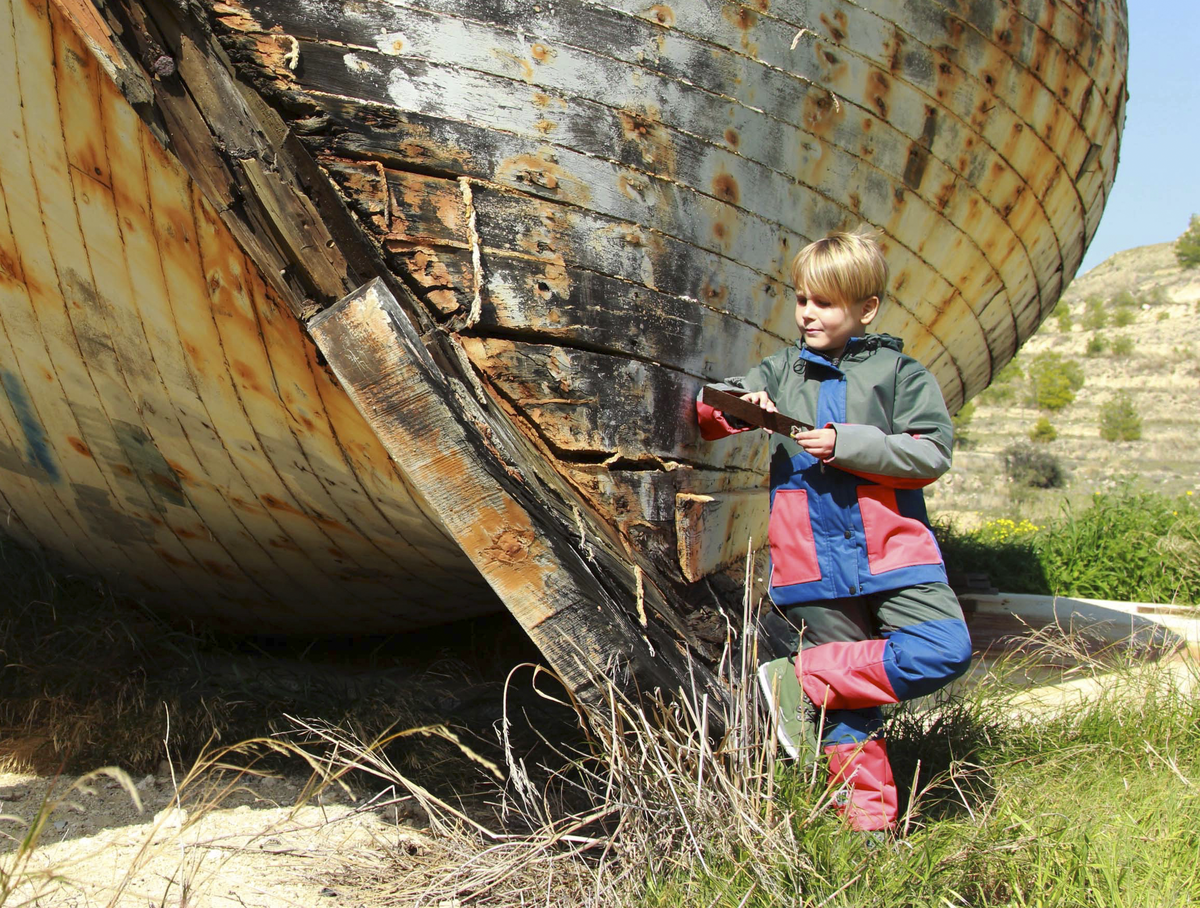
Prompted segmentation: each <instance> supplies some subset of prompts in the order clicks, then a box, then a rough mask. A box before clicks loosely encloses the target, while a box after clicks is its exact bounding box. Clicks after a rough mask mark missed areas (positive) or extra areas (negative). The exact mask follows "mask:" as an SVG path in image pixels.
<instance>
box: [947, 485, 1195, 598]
mask: <svg viewBox="0 0 1200 908" xmlns="http://www.w3.org/2000/svg"><path fill="white" fill-rule="evenodd" d="M938 541H939V542H940V543H941V546H942V551H943V554H944V555H945V557H946V564H947V567H948V568H950V570H951V571H952V572H969V573H986V574H988V575H989V576H990V577H991V579H992V582H993V583H994V584H995V585H997V586H999V587H1001V588H1002V589H1003V590H1004V591H1005V592H1009V593H1042V594H1057V595H1064V596H1083V597H1086V598H1092V599H1116V600H1122V601H1132V602H1158V603H1176V604H1188V605H1193V604H1196V603H1197V602H1200V505H1197V503H1196V498H1195V496H1193V495H1192V494H1191V493H1190V492H1188V493H1186V494H1184V495H1181V496H1178V497H1174V498H1171V497H1168V496H1165V495H1159V494H1156V493H1150V492H1133V491H1129V490H1125V491H1120V492H1117V493H1111V494H1100V493H1097V494H1096V495H1094V496H1093V498H1092V501H1091V502H1090V503H1089V504H1088V505H1087V506H1086V507H1082V508H1080V507H1076V506H1073V505H1071V504H1070V502H1069V501H1068V502H1067V503H1065V504H1064V505H1063V510H1062V512H1061V514H1060V515H1059V516H1058V517H1056V518H1053V519H1051V520H1049V521H1047V522H1045V523H1044V524H1043V525H1042V526H1036V525H1034V524H1032V523H1030V522H1029V521H1020V522H1017V521H1013V520H1009V519H1005V518H1000V519H995V520H989V521H987V522H986V523H984V524H983V526H982V527H979V528H978V529H975V530H972V531H969V532H957V531H955V530H954V529H953V528H951V527H947V526H942V527H939V528H938Z"/></svg>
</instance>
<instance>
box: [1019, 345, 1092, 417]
mask: <svg viewBox="0 0 1200 908" xmlns="http://www.w3.org/2000/svg"><path fill="white" fill-rule="evenodd" d="M1029 380H1030V383H1031V389H1030V391H1031V393H1030V399H1029V400H1030V403H1032V404H1033V405H1034V406H1036V407H1038V408H1040V409H1042V410H1061V409H1062V408H1063V407H1065V406H1067V405H1068V404H1070V403H1071V402H1073V401H1074V400H1075V392H1076V391H1078V390H1079V389H1080V388H1082V387H1083V369H1082V368H1080V365H1079V363H1077V362H1076V361H1075V360H1073V359H1064V358H1063V357H1062V355H1061V354H1058V353H1053V352H1049V353H1039V354H1038V355H1037V356H1036V357H1034V360H1033V362H1032V363H1030V364H1029Z"/></svg>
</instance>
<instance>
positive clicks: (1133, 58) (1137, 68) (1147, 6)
mask: <svg viewBox="0 0 1200 908" xmlns="http://www.w3.org/2000/svg"><path fill="white" fill-rule="evenodd" d="M1127 2H1128V5H1129V104H1128V107H1127V108H1126V114H1125V132H1124V134H1123V136H1122V139H1121V163H1120V164H1119V165H1118V167H1117V181H1116V184H1115V185H1114V186H1113V190H1112V195H1111V196H1110V197H1109V200H1108V204H1107V205H1106V206H1105V209H1104V217H1103V218H1102V219H1101V221H1100V227H1099V229H1097V231H1096V235H1095V236H1094V237H1093V238H1092V243H1091V245H1090V246H1089V247H1088V251H1087V255H1086V256H1084V259H1083V264H1082V266H1081V267H1080V269H1079V273H1080V274H1082V273H1083V272H1085V271H1087V270H1088V269H1090V268H1092V267H1094V266H1096V265H1099V264H1100V263H1101V262H1102V261H1104V260H1105V259H1106V258H1108V257H1109V256H1110V255H1112V254H1113V253H1115V252H1120V251H1121V250H1122V249H1129V248H1130V247H1133V246H1145V245H1148V244H1150V243H1165V242H1167V241H1169V240H1173V239H1175V238H1176V237H1177V236H1179V234H1181V233H1183V231H1184V230H1186V229H1187V226H1188V219H1189V218H1190V217H1191V216H1192V215H1193V214H1200V0H1127Z"/></svg>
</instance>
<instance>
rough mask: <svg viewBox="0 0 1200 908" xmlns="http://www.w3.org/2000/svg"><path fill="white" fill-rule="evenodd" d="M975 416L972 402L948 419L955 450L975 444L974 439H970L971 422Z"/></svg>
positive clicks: (968, 402) (964, 405)
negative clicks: (952, 427)
mask: <svg viewBox="0 0 1200 908" xmlns="http://www.w3.org/2000/svg"><path fill="white" fill-rule="evenodd" d="M974 416H975V403H974V401H967V402H966V403H965V404H963V405H962V407H960V408H959V411H958V412H957V413H955V414H954V415H953V416H951V417H950V422H951V423H952V424H953V426H954V446H955V447H956V448H964V449H965V448H969V447H971V445H973V444H974V443H975V439H974V438H972V437H971V429H970V426H971V420H972V418H974Z"/></svg>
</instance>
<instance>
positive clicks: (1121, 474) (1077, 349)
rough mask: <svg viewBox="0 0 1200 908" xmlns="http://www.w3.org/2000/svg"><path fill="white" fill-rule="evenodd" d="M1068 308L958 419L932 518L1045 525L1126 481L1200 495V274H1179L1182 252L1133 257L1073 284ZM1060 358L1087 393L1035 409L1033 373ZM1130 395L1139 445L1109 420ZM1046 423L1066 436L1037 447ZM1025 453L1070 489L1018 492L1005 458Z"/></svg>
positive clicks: (1145, 251)
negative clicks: (1103, 430)
mask: <svg viewBox="0 0 1200 908" xmlns="http://www.w3.org/2000/svg"><path fill="white" fill-rule="evenodd" d="M1063 306H1065V308H1066V311H1067V313H1068V316H1067V321H1068V322H1069V324H1064V320H1063V318H1062V317H1061V316H1060V312H1059V310H1056V312H1055V314H1054V315H1053V316H1052V317H1051V318H1049V319H1047V320H1046V322H1045V323H1044V324H1043V325H1042V327H1041V328H1040V329H1039V330H1038V333H1037V334H1036V335H1034V337H1033V338H1031V339H1030V340H1029V342H1028V343H1027V344H1026V345H1025V346H1024V347H1023V348H1022V349H1021V351H1020V353H1019V354H1018V355H1017V358H1016V359H1015V360H1014V362H1015V363H1016V368H1015V369H1013V368H1010V369H1008V370H1006V371H1005V372H1004V373H1002V377H1007V378H1008V380H1007V381H998V382H997V383H994V384H993V385H992V387H990V388H989V389H988V390H987V391H985V392H984V393H983V394H981V395H980V396H979V398H977V399H976V400H975V401H974V404H975V408H974V412H973V414H971V413H969V406H968V408H967V411H966V412H964V414H963V416H960V420H961V419H963V418H964V417H966V419H967V422H966V428H965V432H964V433H963V434H964V435H965V436H966V438H965V443H964V444H963V445H962V446H960V447H959V448H958V449H957V450H956V451H955V455H954V467H953V469H952V470H951V472H950V473H949V474H947V476H945V477H943V478H942V479H941V480H940V481H939V482H937V483H935V485H934V486H933V487H932V488H931V489H930V490H929V493H928V494H927V499H928V501H929V505H930V511H931V513H933V514H934V515H935V516H940V517H943V518H949V519H952V520H953V521H954V522H956V523H958V524H959V525H961V526H964V527H968V526H971V525H973V524H975V523H977V522H978V521H979V520H980V519H982V518H987V517H994V516H999V515H1001V514H1003V515H1007V516H1015V515H1020V516H1022V517H1028V518H1030V519H1033V520H1037V519H1039V518H1042V517H1045V516H1047V515H1051V514H1055V513H1057V512H1058V511H1059V509H1060V508H1061V507H1062V501H1063V498H1064V495H1065V496H1066V497H1068V498H1070V499H1071V500H1073V501H1079V500H1080V499H1083V498H1086V497H1089V496H1090V495H1091V494H1092V493H1093V492H1096V491H1104V490H1107V489H1110V488H1113V487H1114V486H1115V485H1116V484H1117V483H1118V482H1120V481H1122V480H1123V479H1125V478H1134V479H1135V481H1136V482H1137V483H1138V484H1139V486H1141V487H1144V488H1149V489H1155V490H1158V491H1162V492H1165V493H1168V494H1178V493H1180V492H1183V491H1184V490H1187V489H1200V269H1191V270H1189V271H1184V270H1183V269H1181V268H1180V267H1179V266H1178V264H1177V263H1176V260H1175V255H1174V244H1173V243H1161V244H1158V245H1154V246H1141V247H1138V248H1135V249H1129V250H1126V251H1124V252H1120V253H1118V254H1116V255H1114V256H1112V257H1111V258H1109V259H1108V260H1106V261H1105V262H1103V263H1102V264H1100V265H1098V266H1096V267H1095V268H1093V269H1092V270H1091V271H1089V272H1087V273H1086V274H1084V275H1081V276H1079V277H1078V278H1076V279H1075V281H1073V282H1072V283H1071V285H1070V287H1068V289H1067V291H1066V292H1065V293H1064V294H1063V298H1062V302H1061V303H1060V307H1063ZM1099 322H1103V323H1104V324H1103V327H1097V324H1098V323H1099ZM1089 348H1090V350H1089ZM1098 348H1102V350H1100V349H1098ZM1089 352H1090V354H1091V355H1089ZM1054 354H1057V355H1058V356H1060V357H1062V358H1063V359H1064V360H1067V361H1073V362H1076V363H1078V365H1079V369H1080V371H1081V373H1082V378H1083V384H1082V386H1081V387H1079V388H1078V390H1077V391H1076V392H1075V400H1074V401H1073V402H1072V403H1070V404H1069V405H1067V406H1065V407H1063V408H1062V409H1059V410H1054V411H1052V410H1046V409H1039V408H1037V407H1036V406H1034V405H1032V402H1031V400H1030V398H1031V395H1032V393H1033V389H1032V383H1031V381H1030V379H1029V376H1028V372H1029V368H1030V366H1031V365H1033V364H1035V363H1037V362H1038V361H1039V360H1041V361H1043V362H1044V361H1045V357H1046V356H1047V355H1051V356H1053V355H1054ZM1121 391H1126V392H1127V393H1128V395H1129V398H1130V400H1131V401H1132V403H1133V404H1134V407H1135V408H1136V410H1137V412H1138V413H1139V414H1140V417H1141V438H1140V439H1139V440H1136V441H1117V442H1112V441H1105V440H1104V439H1103V438H1101V437H1100V420H1101V416H1102V413H1103V412H1104V411H1105V410H1106V409H1107V408H1111V407H1112V406H1113V404H1114V398H1115V397H1116V395H1117V394H1118V393H1119V392H1121ZM1039 417H1046V418H1047V419H1048V420H1049V422H1050V424H1051V425H1052V426H1053V429H1054V430H1055V432H1056V433H1057V437H1056V438H1055V439H1054V440H1052V441H1049V442H1045V443H1041V444H1037V445H1032V444H1031V443H1030V441H1029V432H1030V431H1031V429H1033V427H1034V425H1035V424H1036V423H1037V421H1038V419H1039ZM1016 442H1023V443H1025V444H1028V445H1030V446H1031V447H1032V448H1033V449H1034V450H1037V451H1039V452H1044V453H1046V454H1049V455H1052V456H1053V457H1054V458H1056V459H1057V460H1058V462H1059V463H1060V464H1061V465H1062V467H1064V468H1065V471H1066V484H1065V486H1064V487H1063V488H1060V489H1048V490H1044V491H1043V490H1040V489H1031V488H1027V487H1024V486H1019V485H1016V484H1014V483H1012V482H1011V481H1009V480H1008V478H1007V477H1006V474H1005V464H1004V453H1003V452H1004V451H1005V449H1006V448H1008V447H1009V446H1010V445H1012V444H1014V443H1016Z"/></svg>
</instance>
